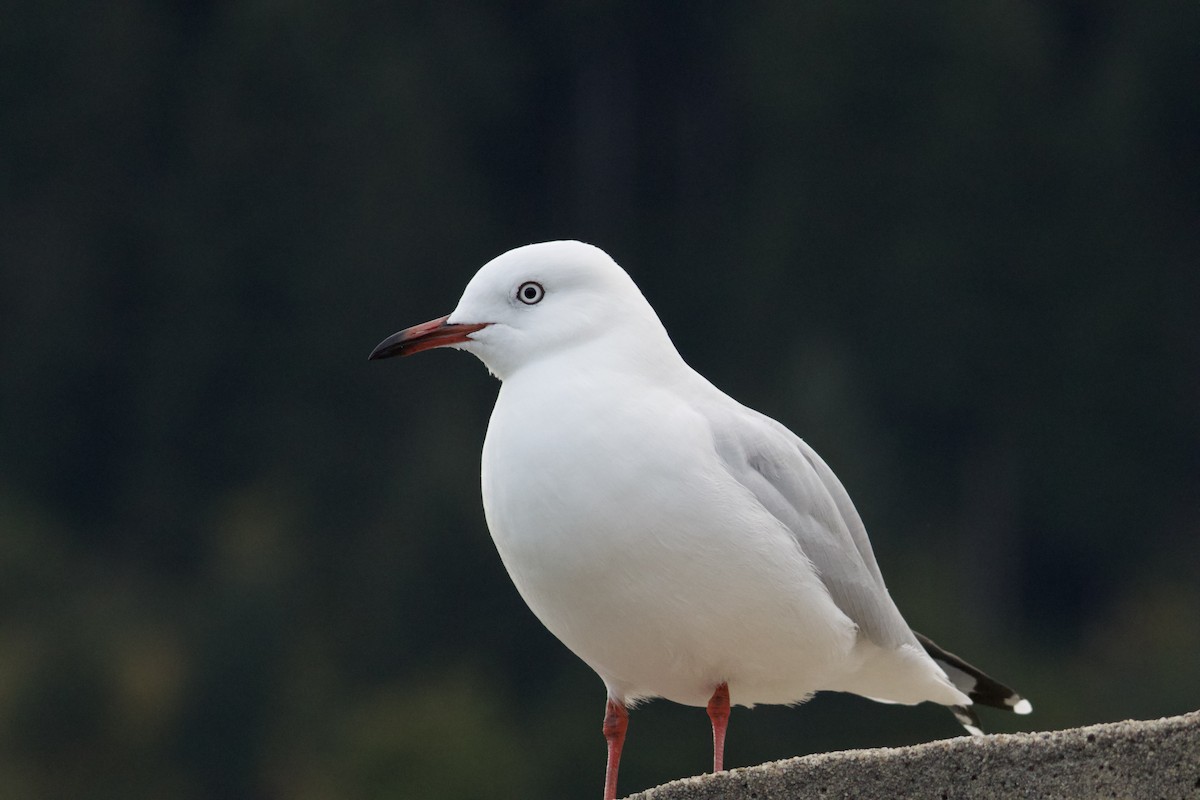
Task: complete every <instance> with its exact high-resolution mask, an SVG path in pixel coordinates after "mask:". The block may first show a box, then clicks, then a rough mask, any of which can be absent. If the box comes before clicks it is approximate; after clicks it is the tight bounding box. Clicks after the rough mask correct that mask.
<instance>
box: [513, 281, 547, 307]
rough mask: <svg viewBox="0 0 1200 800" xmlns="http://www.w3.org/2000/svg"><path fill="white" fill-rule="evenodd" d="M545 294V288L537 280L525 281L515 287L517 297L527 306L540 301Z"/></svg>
mask: <svg viewBox="0 0 1200 800" xmlns="http://www.w3.org/2000/svg"><path fill="white" fill-rule="evenodd" d="M545 296H546V290H545V289H543V288H542V285H541V284H540V283H538V282H537V281H525V282H524V283H522V284H521V285H520V286H518V287H517V299H518V300H520V301H521V302H522V303H524V304H525V305H527V306H532V305H536V304H537V303H540V302H542V298H543V297H545Z"/></svg>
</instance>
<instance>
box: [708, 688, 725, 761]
mask: <svg viewBox="0 0 1200 800" xmlns="http://www.w3.org/2000/svg"><path fill="white" fill-rule="evenodd" d="M708 718H709V719H710V720H712V729H713V772H720V771H721V770H722V769H724V768H725V766H724V765H725V727H726V726H727V725H728V724H729V684H728V683H722V684H721V685H720V686H718V687H717V690H716V691H715V692H713V696H712V699H710V700H709V701H708Z"/></svg>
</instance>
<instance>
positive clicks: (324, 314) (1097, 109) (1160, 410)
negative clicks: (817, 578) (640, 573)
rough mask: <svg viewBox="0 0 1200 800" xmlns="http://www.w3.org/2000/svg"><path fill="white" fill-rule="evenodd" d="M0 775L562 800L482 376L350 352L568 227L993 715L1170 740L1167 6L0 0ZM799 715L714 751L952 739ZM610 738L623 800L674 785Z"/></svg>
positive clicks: (564, 676)
mask: <svg viewBox="0 0 1200 800" xmlns="http://www.w3.org/2000/svg"><path fill="white" fill-rule="evenodd" d="M4 20H5V22H4V24H3V25H2V26H0V214H2V215H3V220H4V221H3V225H0V276H2V280H3V284H2V287H3V291H2V292H0V376H3V378H2V380H3V390H2V392H0V601H2V603H0V785H3V786H5V787H6V794H11V795H12V796H21V797H26V798H34V799H36V798H61V797H85V796H86V797H89V798H105V797H114V798H116V797H120V798H123V799H124V800H129V799H130V798H160V797H170V798H178V799H180V800H188V798H217V797H220V798H227V797H247V798H296V800H308V799H309V798H314V799H315V798H334V797H364V798H371V797H428V798H482V797H494V796H498V795H499V796H518V795H519V796H524V797H565V796H580V795H583V796H587V795H588V794H589V793H590V794H595V793H596V792H598V791H599V788H600V784H601V780H602V777H601V776H602V771H603V758H604V753H603V742H602V740H601V738H600V732H599V728H600V718H601V715H602V710H603V690H602V686H601V684H600V682H599V681H598V680H596V679H595V678H594V676H592V675H591V674H590V672H588V671H587V669H586V668H585V667H584V666H583V665H582V664H580V663H579V662H577V661H576V660H575V659H574V658H573V657H572V656H571V655H570V654H569V653H567V652H566V651H565V650H564V649H563V648H562V647H561V646H560V645H558V644H557V643H556V642H555V641H554V640H553V639H552V638H551V637H550V636H549V634H547V633H546V632H545V631H543V630H542V629H541V628H540V627H539V626H538V624H537V623H536V621H535V620H534V619H533V617H532V615H531V614H530V613H529V612H528V611H527V610H525V609H524V607H523V605H522V604H521V602H520V600H519V598H517V596H516V593H515V591H514V590H513V589H512V588H511V586H510V585H509V583H508V580H507V577H506V576H505V574H504V572H503V568H502V567H501V565H500V563H499V560H498V559H497V558H496V557H495V554H494V552H493V551H492V548H491V544H490V542H489V541H488V537H487V534H486V529H485V526H484V523H483V519H482V514H481V513H480V504H479V500H478V487H477V463H478V462H477V459H478V451H479V447H480V443H481V441H482V437H483V432H484V429H485V426H486V419H487V414H488V411H489V407H490V403H491V399H492V397H493V393H494V390H495V386H494V383H493V382H492V381H491V379H490V378H488V377H487V376H486V373H485V372H484V370H483V369H482V368H481V367H480V366H479V365H478V364H475V363H473V361H472V360H471V359H469V358H465V357H462V356H457V357H455V356H446V355H444V354H434V355H429V356H423V357H421V358H420V359H414V360H413V361H412V362H405V363H402V364H393V363H387V364H384V365H376V364H372V365H368V364H367V363H366V361H365V357H366V354H367V353H368V352H369V350H370V348H371V347H372V346H373V345H374V344H375V343H376V342H377V341H378V340H380V339H381V338H383V337H384V336H385V335H387V334H389V333H391V332H392V331H394V330H396V329H398V328H400V327H403V326H405V325H408V324H412V323H415V322H419V321H422V320H425V319H429V318H432V317H434V316H437V315H440V314H443V313H446V312H447V311H448V310H449V309H450V308H452V306H453V304H454V302H455V300H456V298H457V296H458V292H459V290H460V288H461V286H462V285H463V284H465V282H466V280H467V279H468V278H469V277H470V275H471V274H472V273H473V272H474V270H475V269H476V268H477V267H478V266H479V265H480V264H482V263H483V262H484V261H486V260H487V259H488V258H490V257H492V256H494V255H496V254H498V253H499V252H502V251H503V250H506V249H508V248H510V247H513V246H516V245H519V244H523V243H526V242H530V241H537V240H540V239H545V238H559V237H570V238H580V239H584V240H589V241H593V242H595V243H597V244H599V245H601V246H603V247H605V248H606V249H608V250H609V251H610V252H612V253H613V254H614V256H615V257H616V258H617V259H618V260H619V261H620V262H621V263H622V264H624V265H625V266H626V267H627V268H628V269H629V270H630V271H631V272H632V273H633V274H634V276H635V278H636V279H637V280H638V281H639V283H640V284H641V285H642V287H643V289H644V291H645V292H646V294H647V295H648V297H649V298H650V299H651V301H652V302H653V303H654V304H655V306H656V308H657V309H658V310H659V312H660V314H661V315H662V317H663V319H664V321H665V323H666V324H667V326H668V329H669V330H671V332H672V334H673V336H674V338H675V340H676V342H677V344H678V345H679V347H680V348H681V350H682V352H683V353H684V354H685V356H686V357H687V358H688V359H689V361H690V362H691V363H692V364H693V365H694V366H696V367H697V368H698V369H699V370H700V371H701V372H703V373H705V374H707V375H709V376H710V377H712V378H713V379H714V381H715V382H716V383H717V384H718V385H720V386H722V387H724V388H726V389H727V390H729V391H731V392H732V393H733V394H734V395H735V396H737V397H738V398H739V399H741V400H743V401H745V402H747V403H748V404H750V405H752V406H755V407H757V408H760V409H762V410H764V411H766V412H768V413H770V414H772V415H773V416H775V417H777V418H779V419H781V420H782V421H784V422H785V423H787V424H788V425H789V426H791V427H793V428H794V429H796V430H797V431H798V432H800V433H801V434H802V435H804V436H805V437H806V438H807V439H808V440H809V441H810V442H812V443H813V444H814V445H815V446H816V447H817V449H818V450H820V451H821V452H822V453H823V454H824V455H825V456H826V458H827V459H828V460H829V461H830V462H831V463H832V464H833V466H834V467H835V469H837V470H838V472H839V474H841V475H842V477H843V479H844V481H845V482H846V484H847V485H848V486H849V488H850V491H851V494H852V495H853V496H854V497H855V498H856V500H857V502H858V503H859V506H860V509H861V510H862V512H863V515H864V517H865V518H866V520H867V523H868V527H869V528H870V529H871V530H872V532H873V538H874V541H875V543H876V548H877V551H878V553H879V556H880V561H881V563H882V564H883V567H884V572H885V574H886V575H887V576H888V578H889V581H890V585H891V587H892V589H893V593H894V594H895V595H896V596H897V598H898V600H899V603H900V605H901V607H902V609H904V610H905V613H906V615H907V616H908V618H909V620H910V621H911V622H912V624H913V625H914V626H915V627H916V628H918V629H919V630H922V631H924V632H926V633H928V634H930V635H931V636H933V637H934V638H935V639H938V640H939V641H941V642H942V643H943V644H945V645H947V646H949V647H950V648H951V649H953V650H955V651H958V652H960V653H962V654H963V655H964V656H966V657H968V658H970V659H971V660H972V661H975V662H977V663H979V664H981V665H984V666H985V667H986V668H988V669H989V670H990V671H992V672H994V674H996V675H997V676H999V677H1001V678H1002V679H1005V680H1008V681H1010V682H1011V683H1013V684H1014V685H1016V686H1017V687H1019V688H1020V689H1021V690H1022V691H1023V692H1025V693H1026V694H1027V695H1028V696H1029V697H1031V698H1032V699H1033V701H1034V704H1035V707H1036V713H1035V715H1034V716H1032V717H1028V718H1021V719H1014V718H1001V715H987V717H986V719H985V725H987V726H989V727H990V728H991V729H993V730H1015V729H1017V727H1018V726H1027V727H1029V728H1051V727H1059V726H1069V725H1075V724H1081V723H1086V722H1094V721H1101V720H1110V719H1117V718H1122V717H1147V716H1155V715H1163V714H1169V713H1177V712H1182V711H1185V710H1189V709H1194V708H1196V707H1197V705H1200V703H1198V697H1197V694H1196V689H1195V687H1196V685H1197V679H1198V678H1200V615H1198V614H1196V609H1197V608H1200V567H1198V565H1200V489H1198V488H1197V487H1198V486H1200V325H1198V324H1197V308H1198V307H1200V269H1198V257H1200V199H1198V198H1200V147H1198V146H1197V143H1198V142H1200V94H1198V93H1197V92H1196V86H1195V78H1196V76H1197V75H1200V49H1197V47H1196V42H1197V41H1198V40H1200V6H1197V5H1196V4H1195V3H1194V2H1183V1H1182V0H1176V1H1171V0H1156V1H1155V2H1148V3H1141V4H1131V3H1126V4H1118V3H1081V2H1074V0H1058V1H1056V2H1042V3H1034V2H1027V1H1026V2H1005V3H997V2H983V3H972V4H960V3H951V2H946V1H945V0H940V1H938V2H932V3H926V4H923V5H921V6H920V7H915V6H911V5H909V6H902V7H901V6H890V7H889V6H885V5H883V4H844V3H834V2H807V3H784V2H771V1H769V0H768V1H767V2H760V3H754V4H749V5H741V6H737V7H733V6H728V7H727V6H724V5H721V4H715V3H698V4H688V5H686V6H684V5H680V4H663V5H659V6H653V5H646V4H636V3H622V2H611V3H586V4H577V5H572V6H563V5H555V4H533V5H527V6H523V7H521V8H520V9H517V7H515V6H514V7H512V8H511V9H510V8H507V7H501V6H498V5H495V4H486V3H481V2H470V1H468V2H464V3H453V4H435V3H401V4H380V3H365V2H348V3H329V2H321V1H320V0H317V2H310V3H289V2H247V3H238V4H228V3H226V4H221V3H203V2H181V3H151V2H145V1H144V0H143V1H142V2H138V1H137V0H134V1H133V2H128V3H124V4H119V5H118V4H97V5H79V4H68V3H64V2H61V0H59V1H58V2H55V0H50V1H49V2H43V3H36V4H25V5H19V4H8V6H7V7H6V8H5V14H4ZM957 732H958V731H957V726H956V725H955V723H954V722H953V720H952V719H951V717H950V715H948V714H946V713H945V712H944V711H942V710H940V709H937V708H920V709H906V708H894V707H885V706H879V705H876V704H872V703H869V702H867V701H860V700H857V699H854V698H845V697H837V696H822V697H819V698H817V699H816V700H814V701H813V702H811V703H810V704H808V705H807V706H806V707H805V708H803V709H799V710H796V709H786V708H764V709H759V710H756V711H755V712H753V713H746V712H742V711H739V712H737V713H735V715H734V718H733V723H732V730H731V734H730V741H729V754H728V760H729V761H730V762H731V763H733V764H748V763H756V762H759V761H762V760H765V759H769V758H782V757H786V756H789V755H795V754H798V753H803V752H810V751H814V750H827V749H832V748H836V747H851V746H863V745H884V744H895V743H904V742H914V741H919V740H922V739H927V738H932V737H939V736H950V735H956V734H957ZM708 735H709V734H708V730H707V720H706V719H705V718H704V715H703V712H702V711H699V710H698V709H689V708H681V707H674V706H670V705H668V704H665V703H657V704H651V705H649V706H647V707H646V708H644V709H639V710H638V711H637V712H636V713H635V714H634V716H633V723H632V725H631V728H630V738H629V747H628V749H627V751H626V759H625V764H624V765H623V766H624V768H623V776H622V777H623V780H622V788H623V789H625V790H629V791H631V790H633V789H637V788H643V787H645V786H648V785H651V784H654V783H657V782H661V781H664V780H667V779H670V778H673V777H679V776H683V775H687V774H692V773H696V772H700V771H703V770H704V769H705V768H706V765H707V763H708V761H707V759H708V758H709V754H708V747H709V740H708Z"/></svg>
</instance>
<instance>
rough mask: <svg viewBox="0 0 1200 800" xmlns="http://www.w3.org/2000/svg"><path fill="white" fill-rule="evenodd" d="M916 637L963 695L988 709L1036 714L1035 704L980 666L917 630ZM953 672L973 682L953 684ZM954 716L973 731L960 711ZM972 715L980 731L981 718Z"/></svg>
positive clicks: (914, 632) (972, 713)
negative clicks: (1033, 712) (943, 647)
mask: <svg viewBox="0 0 1200 800" xmlns="http://www.w3.org/2000/svg"><path fill="white" fill-rule="evenodd" d="M913 634H914V635H915V636H916V637H917V641H918V642H920V644H921V646H922V647H923V648H925V652H926V653H928V654H929V657H930V658H932V659H933V660H934V661H936V662H938V664H939V665H940V666H942V667H943V668H946V667H949V668H950V669H949V670H947V672H949V673H950V674H951V680H952V681H953V682H954V684H955V686H956V688H958V690H959V691H961V692H964V693H965V694H966V695H967V697H970V698H971V701H972V702H973V703H976V704H978V705H981V706H988V707H989V708H998V709H1000V710H1002V711H1011V712H1013V713H1014V714H1029V713H1030V712H1032V711H1033V704H1032V703H1030V702H1029V701H1028V700H1026V699H1025V698H1023V697H1021V695H1019V694H1017V693H1016V692H1015V691H1013V690H1012V689H1011V688H1010V687H1008V686H1006V685H1004V684H1003V683H1001V682H1000V681H998V680H996V679H995V678H993V677H992V676H990V675H988V674H987V673H986V672H984V671H983V670H981V669H979V668H978V667H976V666H973V665H972V664H969V663H967V662H966V661H964V660H962V659H961V658H959V657H958V656H956V655H954V653H951V652H949V651H948V650H943V649H942V648H941V647H939V646H938V645H937V644H936V643H935V642H934V641H933V640H932V639H930V638H929V637H928V636H924V635H922V634H920V633H917V632H916V631H913ZM951 670H953V671H957V672H958V673H962V675H965V676H966V677H967V678H969V679H970V682H969V683H967V682H966V681H962V682H959V681H954V673H953V672H951ZM964 684H966V685H964ZM954 708H964V707H963V706H954V707H952V710H953V709H954ZM968 711H969V709H968ZM954 714H955V716H956V717H959V722H962V723H963V727H965V728H967V729H968V730H970V726H969V725H968V724H967V723H966V722H964V721H963V717H961V716H959V713H958V712H957V711H955V712H954ZM970 716H971V718H972V719H973V720H974V725H975V727H976V728H978V725H979V719H978V717H976V716H975V714H974V712H973V711H971V712H970Z"/></svg>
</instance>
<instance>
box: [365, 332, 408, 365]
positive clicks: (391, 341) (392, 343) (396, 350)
mask: <svg viewBox="0 0 1200 800" xmlns="http://www.w3.org/2000/svg"><path fill="white" fill-rule="evenodd" d="M403 350H404V344H403V343H401V342H397V341H396V338H395V337H394V336H389V337H388V338H386V339H384V340H383V341H382V342H380V343H379V344H377V345H375V349H374V350H372V351H371V355H369V356H367V361H379V360H380V359H383V358H391V357H392V356H398V355H400V354H401V353H402V351H403Z"/></svg>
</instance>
